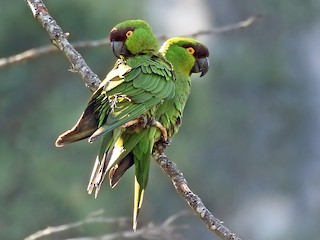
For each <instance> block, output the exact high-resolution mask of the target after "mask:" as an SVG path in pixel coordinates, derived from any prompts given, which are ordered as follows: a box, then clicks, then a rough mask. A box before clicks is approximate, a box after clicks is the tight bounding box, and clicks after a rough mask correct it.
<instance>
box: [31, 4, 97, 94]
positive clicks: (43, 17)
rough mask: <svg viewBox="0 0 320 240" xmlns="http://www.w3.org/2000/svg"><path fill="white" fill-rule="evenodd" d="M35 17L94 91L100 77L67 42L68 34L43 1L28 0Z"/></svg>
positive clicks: (72, 68) (73, 69)
mask: <svg viewBox="0 0 320 240" xmlns="http://www.w3.org/2000/svg"><path fill="white" fill-rule="evenodd" d="M26 1H27V3H28V5H29V7H30V9H31V11H32V14H33V16H34V17H35V18H36V19H37V20H38V21H39V22H40V23H41V25H42V27H43V28H44V29H45V30H46V31H47V32H48V34H49V36H50V39H51V41H52V43H53V44H54V45H55V46H56V47H57V48H58V49H59V50H61V51H63V52H64V54H65V55H66V57H67V59H68V61H69V62H70V63H71V70H72V71H74V72H78V73H79V74H80V75H81V77H82V79H83V81H84V83H85V85H86V86H87V87H89V88H90V90H91V91H94V90H96V89H97V88H98V86H99V83H100V82H101V81H100V79H99V78H98V76H97V75H96V74H95V73H94V72H93V71H92V70H91V69H90V68H89V66H88V65H87V64H86V62H85V61H84V59H83V58H82V56H81V55H80V54H79V53H78V52H77V50H75V49H74V47H73V46H72V45H71V44H70V43H69V41H68V40H67V36H68V34H66V33H64V32H63V31H62V29H61V28H60V26H59V25H58V24H57V22H56V21H55V20H54V19H53V18H52V17H51V16H50V14H49V12H48V9H47V8H46V6H45V5H44V3H43V1H41V0H26Z"/></svg>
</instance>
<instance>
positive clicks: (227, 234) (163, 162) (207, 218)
mask: <svg viewBox="0 0 320 240" xmlns="http://www.w3.org/2000/svg"><path fill="white" fill-rule="evenodd" d="M165 148H166V145H164V144H162V143H161V142H158V143H156V146H155V147H154V151H153V158H154V159H155V161H156V162H157V163H158V164H159V166H160V167H161V168H162V170H163V171H164V172H165V173H166V174H167V175H168V176H169V177H170V179H171V181H172V183H173V185H174V187H175V189H176V190H177V192H178V193H180V195H181V196H182V198H183V199H184V200H185V201H186V202H187V203H188V204H189V206H190V208H191V209H192V211H193V212H195V213H196V214H197V215H198V216H199V217H200V218H201V219H202V221H203V222H204V223H205V224H206V225H207V227H208V228H209V229H210V230H211V231H213V232H214V233H215V234H216V235H218V236H219V237H220V238H221V239H224V240H241V239H240V238H239V237H238V236H236V235H235V234H234V233H232V232H231V231H230V230H229V229H228V228H227V227H225V226H224V225H223V222H222V221H220V220H219V219H218V218H216V217H215V216H213V214H212V213H211V212H210V211H209V210H208V209H207V207H206V206H205V205H204V203H203V202H202V201H201V199H200V197H198V195H196V194H195V193H194V192H192V191H191V190H190V188H189V187H188V183H187V180H186V179H185V178H184V176H183V173H182V172H181V171H180V170H179V169H178V168H177V165H176V164H175V163H174V162H171V161H170V160H169V159H168V157H167V156H166V155H165V154H164V150H165Z"/></svg>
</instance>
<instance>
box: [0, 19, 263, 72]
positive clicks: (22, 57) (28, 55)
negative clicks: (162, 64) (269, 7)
mask: <svg viewBox="0 0 320 240" xmlns="http://www.w3.org/2000/svg"><path fill="white" fill-rule="evenodd" d="M260 17H261V15H254V16H251V17H249V18H247V19H246V20H244V21H241V22H237V23H235V24H230V25H226V26H222V27H216V28H213V29H211V30H201V31H198V32H195V33H191V34H182V35H179V36H182V37H192V38H197V37H199V36H203V35H210V34H215V33H228V32H233V31H237V30H241V29H245V28H248V27H250V26H251V25H252V24H253V23H255V22H256V21H257V20H258V19H259V18H260ZM168 38H169V37H168V36H167V35H163V34H162V35H159V36H158V39H159V40H160V41H165V40H166V39H168ZM108 43H109V41H108V40H107V39H106V38H104V39H99V40H88V41H81V42H74V43H72V46H73V47H74V48H75V49H78V50H79V49H83V48H94V47H101V46H107V44H108ZM58 50H59V49H57V48H55V47H54V46H52V45H48V46H42V47H38V48H32V49H29V50H27V51H25V52H22V53H19V54H17V55H13V56H11V57H6V58H1V59H0V68H3V67H8V66H10V65H13V64H16V63H19V62H22V61H28V60H31V59H34V58H37V57H41V56H43V55H46V54H49V53H53V52H58Z"/></svg>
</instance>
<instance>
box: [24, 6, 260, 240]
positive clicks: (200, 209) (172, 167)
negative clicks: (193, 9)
mask: <svg viewBox="0 0 320 240" xmlns="http://www.w3.org/2000/svg"><path fill="white" fill-rule="evenodd" d="M26 1H27V3H28V4H29V6H30V8H31V10H32V13H33V15H34V17H35V18H36V19H37V20H38V21H39V22H40V23H41V24H42V26H43V27H44V28H45V29H46V31H47V32H48V34H49V36H50V38H51V40H52V42H53V44H54V45H56V46H57V47H58V48H59V50H61V51H63V52H64V54H65V55H66V56H67V59H68V60H69V62H70V63H71V64H72V67H73V69H74V70H75V71H76V72H78V73H79V74H80V75H81V76H82V78H83V80H84V82H85V84H86V86H89V87H90V89H91V91H94V90H95V89H96V88H97V87H98V84H99V83H100V80H99V78H98V77H97V76H96V74H95V73H93V72H92V71H91V70H90V68H89V67H88V66H87V64H86V63H85V61H84V60H83V58H82V57H81V55H80V54H79V53H78V52H77V51H76V50H75V49H74V48H73V47H72V45H71V44H70V43H69V42H68V40H67V39H66V34H64V33H63V31H62V29H61V28H60V27H59V26H58V25H57V23H56V21H55V20H54V19H53V18H52V17H51V16H50V15H49V13H48V10H47V8H46V7H45V5H44V3H43V2H42V1H41V0H26ZM253 22H254V19H251V20H250V21H247V22H246V24H247V25H246V24H243V23H242V24H239V26H238V27H245V26H248V25H250V24H252V23H253ZM235 28H236V27H232V28H230V29H235ZM225 29H227V28H225ZM227 30H228V29H227ZM227 30H223V31H227ZM200 34H203V33H200ZM205 34H208V33H205ZM210 34H211V32H210ZM197 35H199V34H197ZM194 36H195V34H194ZM164 149H165V146H163V145H162V144H161V143H158V144H157V146H155V149H154V153H153V156H154V159H155V160H156V162H157V163H158V164H159V165H160V167H161V168H162V169H163V171H165V172H166V173H167V174H168V176H169V177H170V178H171V180H172V182H173V184H174V186H175V188H176V190H177V191H178V192H179V193H180V195H181V196H182V197H183V198H184V199H185V201H186V202H187V203H188V204H189V206H190V207H191V209H192V210H193V211H194V212H195V213H196V214H197V215H198V216H199V217H200V218H201V219H202V221H203V222H204V223H205V224H206V225H207V226H208V228H209V229H210V230H211V231H213V232H214V233H215V234H216V235H218V236H219V237H221V238H222V239H224V240H231V239H232V240H241V239H240V238H239V237H237V236H236V235H235V234H234V233H232V232H231V231H230V230H229V229H228V228H226V227H225V226H224V225H223V222H222V221H220V220H219V219H217V218H216V217H214V216H213V214H212V213H211V212H210V211H209V210H208V209H207V208H206V207H205V205H204V204H203V202H202V201H201V199H200V198H199V197H198V196H197V195H196V194H195V193H193V192H192V191H191V190H190V188H189V187H188V185H187V181H186V180H185V178H184V177H183V173H182V172H181V171H180V170H179V169H178V168H177V166H176V164H174V163H173V162H171V161H170V160H169V159H168V158H167V156H166V155H165V154H164ZM138 231H139V230H137V232H138ZM130 233H131V235H132V234H134V233H132V232H131V231H130ZM104 239H112V238H104ZM28 240H32V238H30V239H28Z"/></svg>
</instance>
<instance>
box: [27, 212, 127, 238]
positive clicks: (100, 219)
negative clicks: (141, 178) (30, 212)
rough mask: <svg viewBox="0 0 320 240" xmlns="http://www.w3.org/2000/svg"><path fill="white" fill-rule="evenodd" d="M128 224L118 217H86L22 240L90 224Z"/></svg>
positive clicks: (41, 231)
mask: <svg viewBox="0 0 320 240" xmlns="http://www.w3.org/2000/svg"><path fill="white" fill-rule="evenodd" d="M128 222H130V220H129V219H128V218H126V217H119V218H106V217H102V216H88V217H86V218H85V219H83V220H81V221H78V222H74V223H68V224H64V225H60V226H54V227H47V228H46V229H43V230H40V231H38V232H35V233H33V234H31V235H30V236H28V237H26V238H25V239H24V240H36V239H39V238H42V237H45V236H49V235H53V234H56V233H59V232H64V231H68V230H70V229H73V228H78V227H81V226H83V225H87V224H92V223H109V224H111V223H116V224H118V225H120V226H122V225H125V224H126V223H128Z"/></svg>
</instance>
